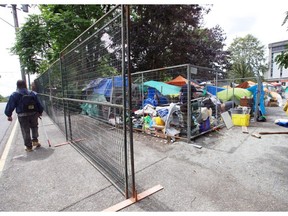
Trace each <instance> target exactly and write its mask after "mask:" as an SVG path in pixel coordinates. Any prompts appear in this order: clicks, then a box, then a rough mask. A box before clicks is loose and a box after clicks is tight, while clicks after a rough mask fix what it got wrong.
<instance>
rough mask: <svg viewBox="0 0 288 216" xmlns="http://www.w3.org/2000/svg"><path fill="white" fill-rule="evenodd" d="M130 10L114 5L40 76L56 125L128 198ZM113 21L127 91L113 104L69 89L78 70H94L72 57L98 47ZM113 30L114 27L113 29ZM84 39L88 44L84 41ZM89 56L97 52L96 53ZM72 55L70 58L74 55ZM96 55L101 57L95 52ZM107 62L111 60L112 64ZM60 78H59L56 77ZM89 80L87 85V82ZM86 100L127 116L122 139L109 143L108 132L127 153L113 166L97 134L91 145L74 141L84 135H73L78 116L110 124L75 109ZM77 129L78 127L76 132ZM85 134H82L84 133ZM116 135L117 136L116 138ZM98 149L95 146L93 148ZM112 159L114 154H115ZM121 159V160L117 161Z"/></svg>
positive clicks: (131, 174) (131, 178)
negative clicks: (81, 65)
mask: <svg viewBox="0 0 288 216" xmlns="http://www.w3.org/2000/svg"><path fill="white" fill-rule="evenodd" d="M129 10H130V8H129V6H122V5H121V6H120V5H118V6H116V7H114V8H113V9H112V10H110V11H109V12H108V13H107V14H105V15H104V16H103V17H102V18H101V19H99V20H98V21H97V22H96V23H95V24H93V25H92V26H91V27H89V28H88V29H87V30H86V31H85V32H83V33H82V34H81V35H80V36H79V37H77V38H76V39H75V40H74V41H73V42H72V43H70V44H69V45H68V46H67V47H66V48H65V49H64V50H62V52H61V53H60V58H59V60H57V61H56V62H55V63H54V64H52V65H51V66H50V68H49V69H48V70H47V71H46V72H45V73H44V74H42V75H41V76H40V77H38V78H37V79H36V80H35V84H36V87H37V91H38V95H39V98H40V99H41V101H42V103H43V105H44V108H45V111H46V112H47V114H48V115H49V116H50V117H51V119H52V120H53V121H54V122H55V123H56V124H57V126H58V127H59V128H60V129H61V131H62V132H64V133H65V135H66V139H67V141H70V142H71V144H72V146H73V147H74V148H75V149H76V150H77V151H78V152H79V153H81V154H82V155H83V156H84V157H85V158H86V159H87V160H88V161H89V162H90V163H91V164H92V165H93V166H94V167H95V168H97V169H98V170H99V171H100V172H101V173H102V174H103V175H104V177H106V178H107V179H108V180H109V181H110V182H111V183H112V184H113V185H114V186H115V187H116V188H117V189H118V190H119V191H120V192H121V193H122V194H123V195H124V196H125V197H126V198H128V197H136V188H135V171H134V149H133V132H132V127H131V123H132V122H131V120H129V121H127V122H126V121H125V118H126V117H127V116H126V113H128V116H129V114H130V113H131V110H130V109H131V104H130V101H131V87H130V86H131V78H130V77H131V74H130V55H129V53H130V50H129V49H130V48H129V26H130V20H129V19H130V12H129ZM109 19H110V20H109ZM118 20H119V21H118ZM113 25H118V26H116V27H117V29H119V31H118V32H117V31H116V32H115V33H116V34H117V36H118V37H119V40H117V43H118V45H115V46H117V50H116V48H115V50H116V51H113V50H112V51H109V52H117V53H118V54H119V55H120V58H121V66H119V67H118V68H121V74H119V75H120V77H122V95H123V101H124V103H122V104H115V103H111V102H97V101H91V100H87V99H83V98H81V97H78V96H77V94H74V93H73V92H69V89H68V85H73V82H74V83H76V82H77V80H76V81H75V78H76V79H77V74H81V73H84V72H83V71H82V69H87V70H89V68H88V67H87V68H81V67H79V69H78V68H77V64H75V66H74V65H73V63H74V62H73V61H75V60H74V59H73V58H74V57H75V58H77V56H78V59H79V57H81V56H80V55H81V54H82V53H83V54H82V55H83V56H84V55H85V49H86V48H85V47H87V46H88V45H89V44H88V43H90V44H91V47H92V46H94V47H95V46H96V45H93V44H95V43H96V42H95V40H94V38H93V37H97V35H99V36H98V40H100V38H99V37H100V36H101V34H100V33H99V32H101V31H103V32H104V31H105V28H106V29H108V30H109V27H110V26H113ZM103 29H104V30H103ZM110 29H113V28H112V27H110ZM120 29H121V30H120ZM106 34H107V33H106ZM103 35H104V33H103V34H102V37H103ZM120 37H121V41H120ZM85 43H86V44H87V45H85ZM92 48H93V47H92ZM93 49H94V48H93ZM105 49H106V48H105ZM107 49H108V48H107ZM111 49H112V48H111ZM81 50H82V51H81ZM79 51H80V52H79ZM79 53H80V54H79ZM117 53H116V54H117ZM90 54H91V55H96V54H94V53H90ZM116 54H115V55H116ZM69 55H70V56H71V57H70V59H69ZM99 55H101V53H99ZM121 56H122V57H121ZM93 58H94V59H97V58H96V57H95V56H94V57H93ZM67 60H68V61H67ZM84 60H85V59H84ZM71 61H72V62H71ZM80 61H81V60H80ZM94 64H97V62H96V63H94ZM107 64H109V62H108V63H107ZM111 64H113V63H111ZM69 67H70V69H73V73H74V75H75V78H74V81H73V80H71V77H69V76H70V74H71V72H70V71H69ZM73 67H74V68H73ZM67 70H68V71H67ZM88 75H89V74H88ZM89 76H90V78H89V79H90V80H91V79H93V78H94V79H95V78H97V74H93V73H92V74H90V75H89ZM56 77H57V79H55V78H56ZM59 78H60V79H59ZM89 79H88V80H89ZM71 81H72V82H71ZM84 81H85V80H84ZM84 81H83V85H84V84H85V82H84ZM112 85H114V81H113V82H112ZM81 87H82V86H80V87H79V88H80V89H81ZM85 103H86V104H88V105H89V106H92V105H95V106H103V107H104V106H105V107H106V108H107V109H109V110H110V109H117V110H122V111H121V113H122V119H124V121H123V127H122V129H121V128H116V129H115V131H114V133H115V132H116V131H117V133H116V134H118V135H119V136H122V138H120V139H118V138H116V139H115V137H114V140H110V141H109V136H108V138H107V139H108V142H111V144H112V143H115V142H116V143H117V144H116V147H113V146H110V148H114V149H113V151H114V154H117V152H119V151H120V152H122V153H120V155H116V157H117V158H116V160H115V161H116V162H115V163H113V164H112V162H111V161H109V160H111V158H109V157H107V158H104V157H101V156H99V155H98V156H97V152H96V149H99V148H101V146H102V149H105V148H108V147H105V146H104V147H103V145H102V144H99V143H97V141H96V140H97V137H95V136H94V138H93V137H92V141H89V144H90V146H88V145H86V143H85V142H84V141H83V142H82V141H81V140H79V139H75V137H76V136H77V135H79V134H77V135H75V134H74V132H75V124H76V123H77V121H78V120H79V119H80V120H81V118H82V122H83V118H84V122H85V123H86V124H90V126H91V128H94V127H95V125H101V126H103V125H104V126H107V122H105V120H104V121H103V120H101V119H95V118H88V117H87V118H86V119H85V116H83V115H79V114H77V111H78V110H76V111H75V107H78V106H79V105H81V104H85ZM73 109H74V110H73ZM60 119H61V120H60ZM128 119H129V118H128ZM88 121H90V122H88ZM101 126H99V127H98V129H100V128H103V127H101ZM72 129H73V130H74V131H72ZM76 130H77V131H78V132H79V133H80V132H81V127H79V128H76ZM81 133H82V134H83V131H82V132H81ZM121 134H122V135H121ZM89 135H91V136H93V134H91V133H90V134H89ZM98 138H99V137H98ZM100 138H101V137H100ZM102 139H103V138H101V140H102ZM107 139H103V140H104V141H101V140H99V139H98V142H105V140H106V141H107ZM111 139H113V137H112V138H111ZM93 140H95V141H93ZM115 140H118V141H115ZM87 142H88V141H87ZM79 143H80V144H79ZM97 145H98V147H97ZM91 146H92V147H91ZM88 147H91V148H88ZM93 148H95V149H94V150H93ZM117 149H118V150H117ZM93 152H94V153H93ZM105 152H106V153H107V152H108V154H109V149H107V150H106V151H105ZM111 152H112V151H111ZM99 154H100V153H99ZM114 156H115V155H114ZM111 157H113V155H112V156H111ZM117 159H119V161H117ZM113 162H114V161H113ZM118 162H119V164H116V163H118ZM115 166H116V167H115ZM121 170H122V171H121Z"/></svg>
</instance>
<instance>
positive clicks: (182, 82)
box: [166, 75, 199, 87]
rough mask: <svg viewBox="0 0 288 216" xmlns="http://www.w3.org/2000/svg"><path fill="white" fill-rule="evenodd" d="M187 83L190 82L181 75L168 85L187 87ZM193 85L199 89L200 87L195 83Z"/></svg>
mask: <svg viewBox="0 0 288 216" xmlns="http://www.w3.org/2000/svg"><path fill="white" fill-rule="evenodd" d="M187 81H188V80H187V79H186V78H184V77H182V76H181V75H179V76H177V77H176V78H175V79H173V80H170V81H168V82H166V83H167V84H170V85H176V86H183V85H185V84H186V83H187ZM191 85H194V86H195V87H199V85H197V84H196V83H194V82H191Z"/></svg>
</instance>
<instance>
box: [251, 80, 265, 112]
mask: <svg viewBox="0 0 288 216" xmlns="http://www.w3.org/2000/svg"><path fill="white" fill-rule="evenodd" d="M247 90H248V91H250V92H252V94H253V101H254V103H253V104H254V106H253V110H256V105H257V104H256V99H257V92H259V91H258V85H254V86H251V87H250V88H247ZM264 95H265V92H264V89H263V85H261V89H260V101H259V109H260V111H261V113H262V114H263V115H266V110H265V105H264Z"/></svg>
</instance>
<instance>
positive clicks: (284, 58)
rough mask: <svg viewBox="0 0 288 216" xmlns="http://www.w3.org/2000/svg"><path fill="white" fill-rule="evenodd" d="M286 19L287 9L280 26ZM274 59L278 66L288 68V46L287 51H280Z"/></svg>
mask: <svg viewBox="0 0 288 216" xmlns="http://www.w3.org/2000/svg"><path fill="white" fill-rule="evenodd" d="M287 21H288V11H286V17H285V19H284V21H283V23H282V26H283V25H285V24H286V22H287ZM287 30H288V28H287ZM275 61H276V62H277V64H279V67H284V68H285V69H287V68H288V46H287V51H285V52H282V53H281V54H280V55H277V56H276V58H275Z"/></svg>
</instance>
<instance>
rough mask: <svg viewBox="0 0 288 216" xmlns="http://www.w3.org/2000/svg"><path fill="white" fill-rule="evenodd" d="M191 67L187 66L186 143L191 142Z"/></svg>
mask: <svg viewBox="0 0 288 216" xmlns="http://www.w3.org/2000/svg"><path fill="white" fill-rule="evenodd" d="M190 68H191V65H187V79H188V83H187V139H188V143H190V142H191V117H192V110H191V81H190V80H191V73H190Z"/></svg>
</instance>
